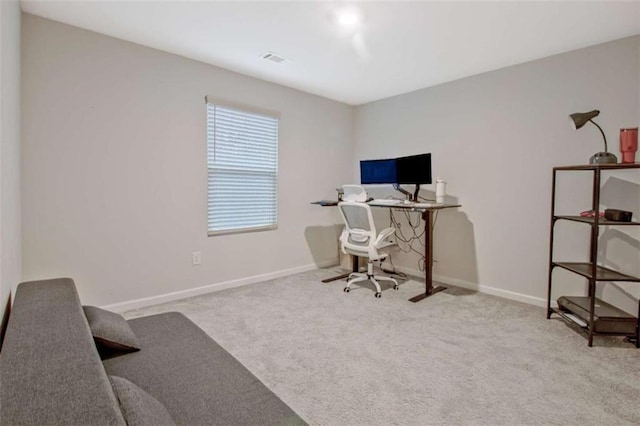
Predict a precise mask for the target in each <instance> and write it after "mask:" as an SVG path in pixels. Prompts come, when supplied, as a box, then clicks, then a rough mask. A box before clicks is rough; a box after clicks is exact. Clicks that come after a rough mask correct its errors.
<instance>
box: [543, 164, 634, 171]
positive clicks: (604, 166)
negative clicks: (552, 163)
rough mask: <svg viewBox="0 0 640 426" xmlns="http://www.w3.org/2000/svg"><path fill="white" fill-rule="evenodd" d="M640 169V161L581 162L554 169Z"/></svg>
mask: <svg viewBox="0 0 640 426" xmlns="http://www.w3.org/2000/svg"><path fill="white" fill-rule="evenodd" d="M617 169H640V163H616V164H579V165H575V166H559V167H554V168H553V170H617Z"/></svg>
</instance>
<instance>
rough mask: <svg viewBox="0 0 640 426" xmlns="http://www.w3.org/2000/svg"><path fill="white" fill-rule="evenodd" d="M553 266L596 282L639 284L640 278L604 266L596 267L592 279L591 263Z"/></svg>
mask: <svg viewBox="0 0 640 426" xmlns="http://www.w3.org/2000/svg"><path fill="white" fill-rule="evenodd" d="M553 265H554V266H559V267H560V268H563V269H566V270H568V271H571V272H575V273H576V274H578V275H582V276H583V277H585V278H589V279H593V278H595V280H596V281H629V282H640V278H638V277H634V276H632V275H627V274H623V273H621V272H618V271H614V270H613V269H609V268H605V267H604V266H596V276H595V277H593V276H592V275H591V274H592V271H591V263H589V262H553Z"/></svg>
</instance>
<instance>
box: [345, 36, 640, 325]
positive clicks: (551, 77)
mask: <svg viewBox="0 0 640 426" xmlns="http://www.w3.org/2000/svg"><path fill="white" fill-rule="evenodd" d="M639 45H640V37H633V38H626V39H622V40H619V41H615V42H611V43H606V44H603V45H599V46H594V47H589V48H587V49H582V50H578V51H574V52H570V53H566V54H562V55H557V56H553V57H549V58H545V59H542V60H537V61H534V62H529V63H525V64H521V65H518V66H513V67H509V68H506V69H502V70H498V71H494V72H489V73H486V74H481V75H477V76H474V77H470V78H466V79H462V80H458V81H455V82H452V83H448V84H443V85H440V86H436V87H432V88H428V89H424V90H420V91H416V92H412V93H409V94H405V95H401V96H396V97H393V98H389V99H385V100H381V101H378V102H373V103H370V104H366V105H362V106H360V107H358V108H356V112H355V148H354V149H355V156H354V166H355V165H356V164H357V163H356V162H357V161H358V160H361V159H369V158H384V157H392V156H399V155H407V154H416V153H422V152H431V153H432V154H433V170H434V178H435V176H440V177H442V178H443V179H445V180H446V181H447V182H448V186H447V192H448V194H449V196H450V197H449V201H453V202H459V203H461V204H462V208H460V209H459V210H458V211H457V212H454V211H447V212H442V213H440V215H439V218H438V221H437V225H436V239H435V258H436V260H437V263H436V264H435V274H436V276H437V277H438V278H440V279H442V280H444V281H447V282H450V283H458V284H462V285H467V286H471V287H476V288H477V287H478V286H480V288H482V289H484V290H486V291H490V292H494V293H496V294H500V295H503V296H511V297H515V298H518V299H520V300H525V301H529V302H533V303H541V302H542V300H543V299H545V298H546V288H547V267H548V253H549V212H550V198H551V176H552V167H554V166H558V165H570V164H585V163H586V162H587V161H588V158H589V157H590V156H591V155H592V154H593V153H595V152H596V151H600V150H602V145H603V143H602V138H601V136H600V134H599V132H598V130H597V129H596V127H594V126H592V125H590V124H588V125H587V126H585V127H584V128H582V129H580V130H579V131H573V130H572V129H571V128H570V126H569V122H568V118H567V116H568V115H569V114H570V113H573V112H578V111H589V110H591V109H599V110H600V111H601V115H600V116H599V117H598V118H597V119H596V120H595V121H596V122H597V123H598V124H600V125H601V126H602V127H603V129H605V132H606V134H607V138H608V141H609V149H610V150H611V151H613V152H614V153H615V154H617V155H619V145H618V140H619V136H618V135H619V129H620V128H623V127H636V126H638V117H639V113H640V111H639V106H638V101H639V98H638V93H639V86H640V84H639V79H640V67H639V65H638V64H639V60H638V47H639ZM619 157H620V156H619ZM638 158H639V160H638V161H640V154H639V156H638ZM356 170H357V169H356ZM356 173H357V172H356ZM620 176H622V175H620ZM584 177H587V179H586V180H585V179H584ZM353 179H357V174H354V176H353ZM629 180H630V181H631V182H636V183H629V184H628V185H627V184H626V183H625V182H627V181H629ZM638 182H640V178H639V175H638V174H637V173H631V174H625V175H624V178H622V180H620V179H618V180H616V179H614V180H608V181H606V182H605V183H604V186H605V188H607V187H608V188H609V190H610V192H609V195H608V196H606V197H605V198H604V202H605V205H604V206H603V207H614V208H615V207H617V208H622V206H625V207H627V208H631V209H633V210H634V215H635V218H636V219H637V218H638V217H640V202H639V201H634V202H633V203H630V202H629V200H630V199H635V200H638V199H640V197H639V196H640V184H638ZM561 188H562V191H563V192H561V194H562V197H564V198H563V200H564V201H563V202H562V203H560V206H559V207H560V208H564V209H566V210H565V211H566V212H576V213H577V212H580V211H583V210H588V209H589V207H590V205H589V201H588V200H589V197H590V188H591V186H590V181H589V180H588V176H587V175H583V177H582V178H581V179H577V178H576V177H574V176H565V177H563V180H562V182H561ZM432 189H433V188H432ZM374 191H375V190H374ZM378 191H380V190H378ZM425 195H426V194H425ZM633 197H635V198H633ZM380 220H384V217H380ZM568 226H569V227H571V226H572V227H573V228H571V229H565V228H566V227H567V225H564V224H563V225H562V227H561V228H562V229H559V230H558V232H559V233H558V234H556V235H558V236H557V239H558V240H559V241H560V246H561V247H559V248H558V251H557V253H558V256H559V257H556V258H557V259H566V260H587V257H586V256H588V247H587V246H586V244H587V242H588V234H589V228H588V227H587V226H583V225H579V224H571V225H568ZM581 226H582V227H581ZM637 231H638V229H637V228H636V229H629V228H627V229H623V228H617V229H615V230H614V229H613V228H611V231H609V230H605V229H603V233H604V234H606V235H607V237H606V238H607V243H606V244H605V245H603V246H602V247H601V249H602V251H603V252H602V255H603V259H604V261H605V263H606V264H609V265H612V266H613V265H615V266H616V267H617V268H619V269H622V270H623V271H625V272H628V273H633V274H636V275H640V250H637V249H638V248H639V247H640V233H638V232H637ZM625 235H631V236H630V237H627V236H625ZM605 246H606V247H605ZM394 261H395V263H396V264H397V265H399V266H401V267H403V268H404V269H408V270H414V271H415V270H417V269H418V267H417V257H416V256H408V255H405V254H404V253H395V255H394ZM557 274H559V278H558V279H559V281H563V280H564V281H573V280H575V278H574V277H567V276H563V273H562V271H559V272H557ZM578 280H579V282H582V280H581V279H579V278H578ZM637 290H639V289H638V288H637V286H636V288H635V290H631V291H635V294H636V298H635V300H634V299H633V297H631V298H629V297H626V296H624V295H622V296H621V297H622V298H623V299H625V301H624V302H623V303H625V307H626V308H627V309H628V310H630V311H631V312H635V310H637V295H638V294H640V292H638V291H637ZM513 293H516V294H513Z"/></svg>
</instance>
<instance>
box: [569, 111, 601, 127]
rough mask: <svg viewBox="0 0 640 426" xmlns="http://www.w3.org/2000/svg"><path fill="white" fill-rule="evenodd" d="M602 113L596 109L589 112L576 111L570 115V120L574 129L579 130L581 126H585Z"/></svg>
mask: <svg viewBox="0 0 640 426" xmlns="http://www.w3.org/2000/svg"><path fill="white" fill-rule="evenodd" d="M598 115H600V111H598V110H597V109H594V110H593V111H589V112H576V113H573V114H571V115H570V116H569V121H570V122H571V126H572V127H573V130H578V129H579V128H580V127H582V126H584V125H585V124H587V123H588V122H589V120H591V119H592V118H594V117H597V116H598Z"/></svg>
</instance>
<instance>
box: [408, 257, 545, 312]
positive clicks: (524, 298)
mask: <svg viewBox="0 0 640 426" xmlns="http://www.w3.org/2000/svg"><path fill="white" fill-rule="evenodd" d="M396 270H398V271H400V272H404V273H405V274H408V275H411V276H414V277H424V272H422V271H418V270H416V269H409V268H403V267H396ZM422 279H424V278H422ZM433 280H434V281H437V282H439V283H442V284H450V285H453V286H456V287H460V288H465V289H467V290H474V291H477V292H480V293H485V294H490V295H492V296H497V297H502V298H504V299H509V300H515V301H517V302H522V303H527V304H529V305H535V306H540V307H543V308H546V307H547V299H543V298H541V297H535V296H530V295H528V294H522V293H516V292H515V291H509V290H503V289H501V288H496V287H491V286H488V285H483V284H478V283H473V282H470V281H465V280H461V279H458V278H451V277H447V276H444V275H438V274H434V275H433Z"/></svg>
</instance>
